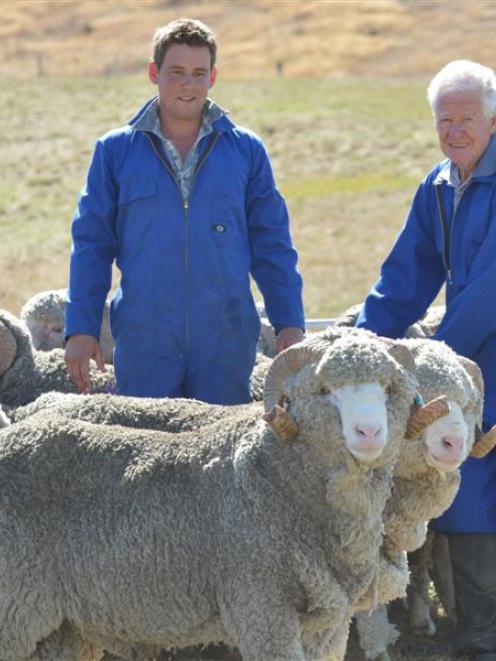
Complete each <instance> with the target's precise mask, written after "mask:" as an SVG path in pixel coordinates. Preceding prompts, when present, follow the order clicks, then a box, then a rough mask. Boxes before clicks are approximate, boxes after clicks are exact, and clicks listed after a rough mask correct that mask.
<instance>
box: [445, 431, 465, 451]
mask: <svg viewBox="0 0 496 661" xmlns="http://www.w3.org/2000/svg"><path fill="white" fill-rule="evenodd" d="M441 442H442V445H443V448H444V450H446V452H447V453H450V454H456V453H458V452H460V450H461V449H462V448H463V436H461V435H460V434H446V435H445V436H443V437H442V438H441Z"/></svg>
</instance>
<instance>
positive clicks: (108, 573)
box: [0, 292, 496, 661]
mask: <svg viewBox="0 0 496 661" xmlns="http://www.w3.org/2000/svg"><path fill="white" fill-rule="evenodd" d="M354 314H355V311H354V310H351V311H349V312H347V313H345V314H344V315H342V317H340V318H338V319H337V320H336V323H335V324H334V325H332V326H330V327H328V328H327V329H326V330H325V331H323V332H319V333H310V334H308V336H307V338H306V339H305V340H304V341H303V342H302V343H301V344H299V345H295V346H293V347H291V348H289V349H287V350H286V351H284V352H283V353H281V354H280V355H279V356H277V357H276V358H275V359H274V360H272V359H270V358H268V357H266V356H265V357H264V356H262V355H261V356H260V357H259V360H258V361H257V365H256V367H255V370H254V373H253V375H252V396H253V399H254V401H253V403H251V404H246V405H240V406H229V407H228V406H219V405H210V404H205V403H202V402H198V401H194V400H174V399H139V398H124V397H119V396H117V395H115V394H112V393H113V390H114V383H113V370H112V366H111V365H110V364H109V365H108V366H107V371H106V372H104V373H101V372H98V371H96V370H95V371H94V372H92V383H93V390H94V394H92V395H78V394H77V393H76V390H75V387H74V386H73V384H72V383H71V381H70V379H69V377H68V375H67V372H66V368H65V364H64V360H63V352H62V350H61V349H60V348H56V347H57V346H59V347H60V344H61V340H62V316H63V301H62V295H61V293H60V292H44V293H42V294H40V295H38V296H37V297H35V299H33V300H32V301H30V302H29V303H28V304H27V305H26V306H25V308H24V309H23V311H22V314H21V316H22V319H18V318H16V317H14V316H13V315H11V314H9V313H7V312H5V311H0V405H1V408H0V414H1V417H0V426H3V428H2V429H1V430H0V659H1V660H2V661H21V660H22V661H27V660H28V659H29V660H30V661H42V660H46V659H49V660H51V661H86V660H88V661H89V660H96V659H103V658H105V659H110V658H112V659H115V660H117V659H121V660H125V659H128V660H131V659H135V660H139V661H151V660H153V659H155V658H157V657H158V655H159V654H160V653H161V650H165V649H170V650H174V649H178V648H186V647H190V646H194V645H208V644H210V643H218V642H220V641H222V642H223V643H225V644H226V645H228V646H230V647H235V648H238V649H239V651H240V653H241V655H242V658H243V660H244V661H310V660H311V661H317V660H322V661H324V660H325V661H342V660H343V659H344V657H345V651H346V645H347V640H348V631H349V625H350V621H351V620H352V618H355V621H356V626H357V629H358V632H359V637H360V641H361V645H362V648H363V650H364V652H365V655H366V658H367V659H382V660H383V661H384V660H386V659H388V658H389V656H388V651H387V648H388V645H389V644H390V643H391V642H393V641H394V639H395V637H396V635H397V634H396V632H395V630H394V627H393V626H392V625H391V624H389V622H388V618H387V609H386V604H387V603H388V602H390V601H391V600H393V599H396V598H402V597H404V596H405V592H406V589H407V585H408V582H409V575H410V574H409V562H410V572H411V576H412V578H414V579H415V581H414V584H413V585H411V586H410V587H409V596H410V601H411V604H412V621H413V622H414V624H415V625H416V626H421V627H425V628H426V630H428V631H429V632H431V633H432V631H433V627H434V623H433V622H432V620H431V619H430V614H429V606H428V600H427V597H426V590H427V585H428V581H429V576H428V568H429V563H430V562H431V555H430V553H429V549H430V548H431V547H432V546H433V545H434V544H435V540H434V541H433V539H432V537H431V536H430V537H429V544H428V545H427V546H426V545H425V544H424V542H425V540H426V535H427V521H428V520H429V519H431V518H433V517H436V516H439V515H440V514H441V513H442V512H443V511H444V510H445V509H446V508H447V507H448V506H449V505H450V503H451V502H452V500H453V498H454V496H455V494H456V491H457V489H458V485H459V480H460V474H459V470H458V469H459V467H460V465H461V463H462V462H463V461H464V460H465V459H466V458H467V456H468V455H469V454H472V455H473V456H483V455H484V454H485V453H486V452H487V451H489V449H491V447H492V445H493V444H494V442H495V441H496V438H495V437H496V432H495V431H493V430H492V431H491V432H488V433H487V434H485V435H483V434H482V433H481V431H480V426H481V416H482V403H483V381H482V376H481V373H480V370H479V369H478V367H477V366H476V365H475V363H473V362H471V361H470V360H468V359H466V358H462V357H460V356H457V355H456V354H455V353H454V352H453V351H451V350H450V349H449V348H448V347H447V346H445V345H442V344H440V343H437V342H436V343H434V342H432V341H431V340H429V339H426V336H428V335H430V334H431V332H432V326H433V325H434V326H435V323H436V314H435V312H434V313H433V315H432V316H431V317H430V318H428V319H426V320H424V322H422V323H421V324H417V325H416V326H415V327H412V329H411V332H410V333H409V334H410V336H411V337H410V338H409V339H405V340H401V341H400V340H398V341H393V340H388V339H385V338H379V337H377V336H375V335H373V334H372V333H369V332H367V331H364V330H358V329H355V328H353V327H351V325H352V323H353V319H354ZM105 323H106V322H105V320H104V324H105ZM107 328H108V327H107ZM103 332H104V331H102V333H103ZM269 335H270V334H269ZM263 343H265V346H269V345H270V336H266V337H265V338H264V337H262V340H261V344H263ZM105 346H106V347H110V349H106V351H109V353H107V359H108V360H109V362H110V358H111V337H110V335H108V344H106V345H105ZM267 352H269V351H267ZM418 549H420V550H418ZM414 551H415V553H413V552H414ZM407 553H408V554H409V555H408V557H409V560H408V558H407Z"/></svg>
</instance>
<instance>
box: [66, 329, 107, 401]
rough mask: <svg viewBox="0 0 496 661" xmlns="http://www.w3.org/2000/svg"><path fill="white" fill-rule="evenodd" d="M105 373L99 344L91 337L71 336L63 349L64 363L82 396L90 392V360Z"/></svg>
mask: <svg viewBox="0 0 496 661" xmlns="http://www.w3.org/2000/svg"><path fill="white" fill-rule="evenodd" d="M91 358H93V360H94V361H95V363H96V364H97V367H98V368H99V369H100V370H101V371H102V372H105V362H104V360H103V354H102V349H101V347H100V343H99V342H98V340H97V339H96V337H93V335H71V337H70V338H69V339H68V340H67V344H66V347H65V363H66V365H67V369H68V370H69V374H70V375H71V379H72V380H73V381H74V383H75V384H76V385H77V387H78V388H79V390H80V391H81V392H82V393H84V394H89V393H90V392H91V380H90V360H91Z"/></svg>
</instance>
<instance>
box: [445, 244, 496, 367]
mask: <svg viewBox="0 0 496 661" xmlns="http://www.w3.org/2000/svg"><path fill="white" fill-rule="evenodd" d="M495 287H496V256H495V257H494V259H493V261H492V263H489V264H488V267H487V269H486V270H485V271H484V272H483V273H481V274H480V275H479V277H477V278H476V279H475V280H473V281H472V282H471V283H470V284H469V285H467V287H465V289H464V290H463V291H461V292H460V293H459V294H457V295H456V296H454V297H453V298H452V299H451V300H450V303H449V305H448V306H447V309H446V314H445V315H444V317H443V319H442V321H441V324H440V325H439V328H438V330H437V332H436V334H435V335H434V339H436V340H443V341H444V342H446V344H448V345H449V346H450V347H451V348H452V349H454V350H455V351H456V352H457V353H459V354H462V355H463V356H467V358H473V359H474V357H475V356H476V355H477V354H478V352H479V351H480V350H481V348H482V346H483V344H484V343H485V342H486V340H487V339H488V338H489V336H491V335H494V334H495V333H496V292H495Z"/></svg>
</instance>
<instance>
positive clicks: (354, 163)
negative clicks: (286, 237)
mask: <svg viewBox="0 0 496 661" xmlns="http://www.w3.org/2000/svg"><path fill="white" fill-rule="evenodd" d="M425 85H426V81H424V80H387V81H381V80H371V79H342V80H341V79H340V80H331V79H326V80H312V79H288V80H285V79H281V78H278V79H274V80H264V81H255V80H251V81H242V82H231V81H229V82H223V81H222V80H220V81H219V82H218V84H217V85H216V87H215V88H214V90H213V93H212V96H213V98H214V99H215V100H216V101H217V102H219V103H220V104H221V105H223V106H224V107H226V108H228V109H229V110H230V111H231V116H232V117H233V119H234V120H235V121H236V122H238V123H239V124H241V125H244V126H249V127H250V128H252V129H254V130H255V131H257V132H258V133H259V134H260V135H261V136H262V137H263V138H264V140H265V142H266V145H267V147H268V149H269V152H270V154H271V157H272V162H273V166H274V171H275V174H276V178H277V180H278V184H279V187H280V189H281V190H282V192H283V193H284V195H285V197H286V199H287V202H288V206H289V209H290V213H291V219H292V220H291V222H292V232H293V236H294V240H295V243H296V246H297V248H298V251H299V254H300V269H301V272H302V274H303V277H304V280H305V289H304V295H305V306H306V311H307V315H308V316H312V317H323V316H332V315H334V314H336V313H338V312H339V311H341V310H343V309H344V308H345V307H347V306H348V305H351V304H352V303H355V302H357V301H358V300H361V299H362V298H363V296H364V295H365V293H366V292H367V290H368V288H369V287H370V285H371V284H372V282H373V281H374V280H375V278H376V277H377V273H378V269H379V266H380V264H381V262H382V260H383V258H384V257H385V255H386V253H387V251H388V250H389V248H390V246H391V244H392V242H393V240H394V237H395V235H396V234H397V232H398V230H399V228H400V227H401V225H402V223H403V220H404V216H405V213H406V211H407V208H408V205H409V203H410V200H411V198H412V196H413V194H414V192H415V189H416V187H417V185H418V183H419V182H420V180H421V178H422V177H423V176H424V174H425V173H426V172H427V170H428V169H429V168H430V167H431V166H432V165H433V164H434V163H435V162H436V161H437V160H439V158H440V154H439V151H438V146H437V141H436V136H435V133H434V128H433V123H432V118H431V116H430V112H429V109H428V106H427V102H426V101H425ZM153 93H154V89H153V88H152V87H151V86H150V85H149V83H147V81H146V79H145V77H144V76H143V77H139V78H138V77H127V78H117V77H115V78H110V77H107V78H82V77H71V78H69V77H67V78H66V77H58V78H38V79H33V80H18V79H16V80H13V79H10V80H9V79H0V97H1V98H2V101H3V103H2V104H1V106H0V164H1V166H2V167H1V172H2V176H1V178H0V232H1V237H2V240H1V241H0V264H1V271H0V275H1V277H0V297H1V303H0V305H1V306H2V307H5V308H7V309H9V310H11V311H12V312H14V313H16V314H18V313H19V311H20V308H21V306H22V304H23V303H24V302H25V300H27V298H28V297H29V296H31V295H32V294H34V293H35V292H37V291H41V290H43V289H47V288H51V287H57V288H58V287H64V286H65V285H66V280H67V267H68V254H69V250H70V220H71V216H72V213H73V209H74V207H75V204H76V201H77V196H78V193H79V190H80V189H81V187H82V185H83V183H84V179H85V176H86V170H87V167H88V162H89V159H90V156H91V152H92V148H93V144H94V142H95V140H96V138H97V137H98V136H99V135H101V134H102V133H104V132H105V131H106V130H108V129H110V128H113V127H115V126H119V125H121V124H123V123H124V122H126V121H127V119H128V118H129V117H130V116H132V114H133V113H134V112H135V110H137V108H138V107H139V106H140V105H141V103H142V102H144V101H145V100H146V99H147V98H148V97H149V96H151V95H152V94H153Z"/></svg>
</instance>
